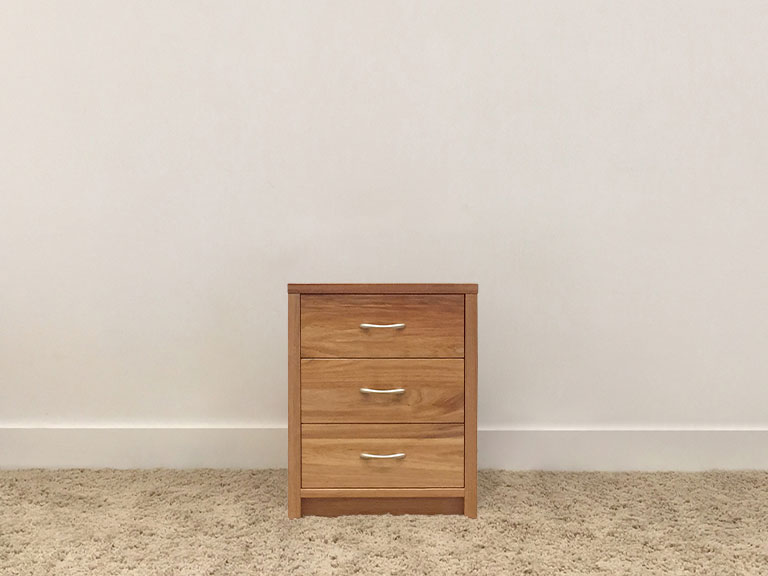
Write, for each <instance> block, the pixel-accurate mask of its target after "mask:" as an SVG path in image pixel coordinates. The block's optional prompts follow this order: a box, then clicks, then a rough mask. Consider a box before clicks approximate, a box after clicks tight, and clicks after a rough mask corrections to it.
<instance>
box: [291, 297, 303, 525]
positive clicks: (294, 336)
mask: <svg viewBox="0 0 768 576" xmlns="http://www.w3.org/2000/svg"><path fill="white" fill-rule="evenodd" d="M300 319H301V296H299V295H298V294H289V295H288V517H289V518H298V517H300V516H301V494H300V492H301V364H300V363H301V351H300V347H301V343H300V335H301V326H300Z"/></svg>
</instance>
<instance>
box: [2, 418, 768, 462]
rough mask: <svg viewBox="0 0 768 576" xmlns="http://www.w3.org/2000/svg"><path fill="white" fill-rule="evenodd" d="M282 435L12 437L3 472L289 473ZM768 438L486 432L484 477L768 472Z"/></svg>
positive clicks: (60, 430)
mask: <svg viewBox="0 0 768 576" xmlns="http://www.w3.org/2000/svg"><path fill="white" fill-rule="evenodd" d="M287 443H288V435H287V430H286V428H283V427H263V428H259V427H231V428H225V427H221V428H216V427H193V426H185V427H167V426H164V427H147V428H140V427H131V428H117V427H115V428H113V427H100V428H98V427H55V428H53V427H37V428H36V427H4V428H0V468H4V469H16V468H284V467H285V466H286V464H287ZM766 446H768V429H734V430H723V429H711V430H710V429H695V430H686V429H679V430H652V429H638V430H628V429H611V430H588V429H506V430H501V429H485V430H482V429H481V430H480V432H479V435H478V452H479V465H480V467H481V468H503V469H508V470H604V471H626V470H676V471H700V470H712V469H721V470H745V469H750V470H768V450H766V449H765V447H766Z"/></svg>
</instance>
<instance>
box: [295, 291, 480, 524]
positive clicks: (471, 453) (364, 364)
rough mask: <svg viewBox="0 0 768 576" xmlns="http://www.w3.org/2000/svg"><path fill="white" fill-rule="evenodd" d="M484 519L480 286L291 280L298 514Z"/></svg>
mask: <svg viewBox="0 0 768 576" xmlns="http://www.w3.org/2000/svg"><path fill="white" fill-rule="evenodd" d="M385 513H390V514H465V515H467V516H471V517H473V518H474V517H476V516H477V284H289V285H288V516H289V517H291V518H298V517H300V516H302V515H322V516H337V515H342V514H385Z"/></svg>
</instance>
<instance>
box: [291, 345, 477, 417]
mask: <svg viewBox="0 0 768 576" xmlns="http://www.w3.org/2000/svg"><path fill="white" fill-rule="evenodd" d="M361 387H367V388H372V389H376V390H386V389H392V388H403V389H405V392H404V393H402V394H364V393H362V392H360V388H361ZM301 421H302V422H303V423H305V424H306V423H333V422H350V423H360V422H463V421H464V360H462V359H458V358H456V359H454V358H440V359H428V360H425V359H385V360H371V359H359V360H337V359H331V360H326V359H304V360H302V361H301Z"/></svg>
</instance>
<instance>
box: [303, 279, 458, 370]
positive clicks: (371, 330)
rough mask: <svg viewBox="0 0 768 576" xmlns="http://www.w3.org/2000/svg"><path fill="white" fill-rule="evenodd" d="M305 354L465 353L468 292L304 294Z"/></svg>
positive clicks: (424, 355)
mask: <svg viewBox="0 0 768 576" xmlns="http://www.w3.org/2000/svg"><path fill="white" fill-rule="evenodd" d="M366 324H368V325H371V326H368V327H366V326H361V325H366ZM392 325H394V326H392ZM402 325H404V326H402ZM379 326H381V327H379ZM301 356H302V357H303V358H334V357H336V358H462V357H463V356H464V295H462V294H440V295H413V294H407V295H405V294H397V295H390V294H387V295H379V294H377V295H368V294H366V295H363V294H324V295H307V294H303V295H302V296H301Z"/></svg>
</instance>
